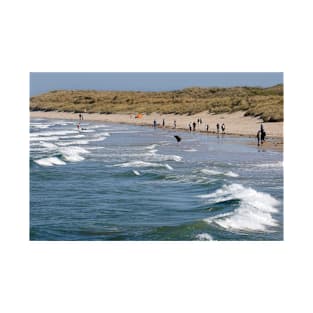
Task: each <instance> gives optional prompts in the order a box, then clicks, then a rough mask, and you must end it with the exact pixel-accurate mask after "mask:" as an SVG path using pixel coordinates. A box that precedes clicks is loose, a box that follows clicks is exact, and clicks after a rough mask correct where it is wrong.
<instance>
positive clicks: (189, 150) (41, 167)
mask: <svg viewBox="0 0 313 313" xmlns="http://www.w3.org/2000/svg"><path fill="white" fill-rule="evenodd" d="M51 114H53V113H50V115H51ZM65 116H66V117H67V118H69V119H66V118H65V117H64V115H62V114H61V115H58V114H57V115H56V118H43V117H45V116H44V115H41V117H38V116H37V117H38V118H31V119H30V134H29V135H30V136H29V139H30V142H29V143H30V239H31V240H158V241H163V240H171V241H173V240H175V241H176V240H188V241H189V240H282V239H283V153H282V152H281V151H278V150H275V149H267V148H265V147H264V145H263V146H262V147H258V146H257V145H256V140H255V138H249V137H248V136H234V135H227V134H226V135H216V134H208V135H207V134H206V133H203V132H201V133H200V132H199V131H195V132H194V131H192V132H189V131H186V130H183V129H181V130H174V129H171V126H170V125H169V128H162V127H152V126H151V125H150V126H139V125H132V123H131V122H128V123H126V122H125V123H121V122H120V123H117V122H115V123H109V122H103V121H102V120H100V121H88V120H87V118H88V119H89V117H90V116H89V115H84V118H85V119H84V120H83V121H82V122H81V123H80V125H81V130H79V131H78V129H77V124H78V119H77V117H78V114H76V115H65ZM91 117H93V116H91ZM103 117H105V116H103ZM154 117H155V118H156V115H155V116H154ZM176 117H177V116H176ZM128 118H129V119H130V120H131V121H132V120H133V118H130V117H128ZM149 118H150V119H153V116H150V117H149ZM167 118H168V119H169V117H168V116H167ZM136 121H137V119H136ZM143 121H144V118H143ZM178 121H179V119H178V118H177V124H178V123H179V122H178ZM146 122H147V121H146ZM158 122H160V121H159V120H158ZM180 122H181V121H180ZM181 123H182V122H181ZM225 124H226V123H225ZM180 125H182V124H180ZM226 127H227V124H226ZM265 129H266V126H265ZM226 130H227V128H226ZM174 136H179V137H181V141H180V142H177V141H176V140H175V138H174Z"/></svg>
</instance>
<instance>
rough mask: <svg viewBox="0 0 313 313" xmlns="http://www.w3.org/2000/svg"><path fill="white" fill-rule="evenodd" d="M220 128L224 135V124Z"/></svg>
mask: <svg viewBox="0 0 313 313" xmlns="http://www.w3.org/2000/svg"><path fill="white" fill-rule="evenodd" d="M221 128H222V133H223V134H225V124H224V123H223V124H222V126H221Z"/></svg>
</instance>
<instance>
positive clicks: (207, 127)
mask: <svg viewBox="0 0 313 313" xmlns="http://www.w3.org/2000/svg"><path fill="white" fill-rule="evenodd" d="M206 131H207V132H209V124H206Z"/></svg>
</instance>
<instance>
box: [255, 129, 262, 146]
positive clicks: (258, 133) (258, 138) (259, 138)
mask: <svg viewBox="0 0 313 313" xmlns="http://www.w3.org/2000/svg"><path fill="white" fill-rule="evenodd" d="M256 138H257V140H258V146H259V145H260V140H261V131H260V130H258V132H257V134H256Z"/></svg>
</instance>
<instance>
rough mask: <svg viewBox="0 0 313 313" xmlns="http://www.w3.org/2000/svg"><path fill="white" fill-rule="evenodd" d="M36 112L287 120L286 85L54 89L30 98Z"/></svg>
mask: <svg viewBox="0 0 313 313" xmlns="http://www.w3.org/2000/svg"><path fill="white" fill-rule="evenodd" d="M30 109H31V110H33V111H36V110H43V111H62V112H75V113H80V112H88V113H102V114H113V113H136V112H140V113H146V114H149V113H152V112H157V113H161V114H166V113H174V114H188V115H193V114H197V113H199V112H203V111H207V112H208V113H211V114H218V113H232V112H236V111H244V112H245V115H246V116H256V117H260V118H262V119H263V120H264V121H266V122H268V121H272V122H275V121H283V119H284V115H283V85H276V86H273V87H270V88H257V87H234V88H199V87H193V88H186V89H182V90H175V91H166V92H140V91H96V90H54V91H50V92H48V93H44V94H41V95H38V96H34V97H31V98H30Z"/></svg>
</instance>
